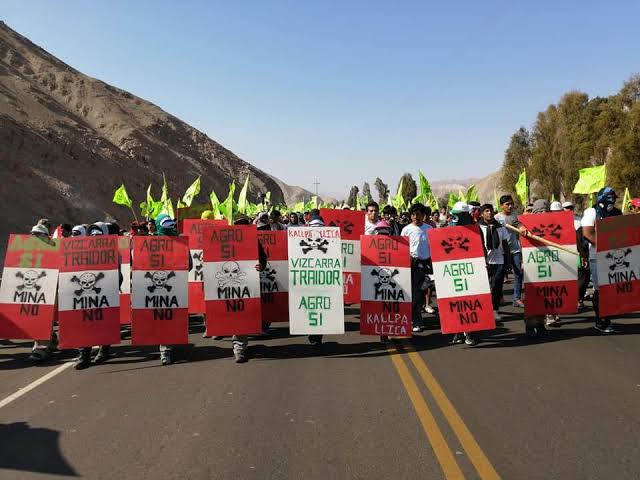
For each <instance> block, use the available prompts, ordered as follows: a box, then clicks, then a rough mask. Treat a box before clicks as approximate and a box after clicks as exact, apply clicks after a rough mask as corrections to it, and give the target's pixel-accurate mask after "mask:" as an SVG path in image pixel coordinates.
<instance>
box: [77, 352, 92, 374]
mask: <svg viewBox="0 0 640 480" xmlns="http://www.w3.org/2000/svg"><path fill="white" fill-rule="evenodd" d="M90 366H91V352H90V351H89V352H87V353H86V354H85V353H81V354H79V355H78V356H77V357H76V359H75V364H74V365H73V368H75V369H76V370H84V369H85V368H87V367H90Z"/></svg>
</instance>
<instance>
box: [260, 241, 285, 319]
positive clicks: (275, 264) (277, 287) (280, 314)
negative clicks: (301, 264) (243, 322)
mask: <svg viewBox="0 0 640 480" xmlns="http://www.w3.org/2000/svg"><path fill="white" fill-rule="evenodd" d="M258 241H259V242H260V245H262V248H263V249H264V252H265V253H266V254H267V268H265V269H264V270H263V271H262V272H260V294H261V297H262V324H263V325H265V326H266V325H268V324H270V323H272V322H288V321H289V264H288V256H287V232H285V231H259V232H258Z"/></svg>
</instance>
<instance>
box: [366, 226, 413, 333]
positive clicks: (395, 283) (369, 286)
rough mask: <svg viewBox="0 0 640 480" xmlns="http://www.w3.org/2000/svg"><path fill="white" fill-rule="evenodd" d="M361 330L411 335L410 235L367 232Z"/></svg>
mask: <svg viewBox="0 0 640 480" xmlns="http://www.w3.org/2000/svg"><path fill="white" fill-rule="evenodd" d="M360 248H361V252H362V294H361V301H360V333H361V334H363V335H386V336H392V337H410V336H411V257H410V256H409V238H408V237H389V236H383V235H363V236H361V237H360Z"/></svg>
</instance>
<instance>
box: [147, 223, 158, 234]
mask: <svg viewBox="0 0 640 480" xmlns="http://www.w3.org/2000/svg"><path fill="white" fill-rule="evenodd" d="M147 230H148V231H149V235H155V234H156V230H157V227H156V221H155V220H147Z"/></svg>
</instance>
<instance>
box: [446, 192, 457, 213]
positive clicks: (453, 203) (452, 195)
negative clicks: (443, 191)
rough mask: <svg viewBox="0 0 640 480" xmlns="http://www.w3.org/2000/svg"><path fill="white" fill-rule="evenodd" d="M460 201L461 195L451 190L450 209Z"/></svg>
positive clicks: (448, 204)
mask: <svg viewBox="0 0 640 480" xmlns="http://www.w3.org/2000/svg"><path fill="white" fill-rule="evenodd" d="M459 201H460V196H459V195H456V194H455V193H453V192H451V193H450V194H449V201H448V202H447V207H449V210H451V209H452V208H453V206H454V205H455V204H456V203H458V202H459Z"/></svg>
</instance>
